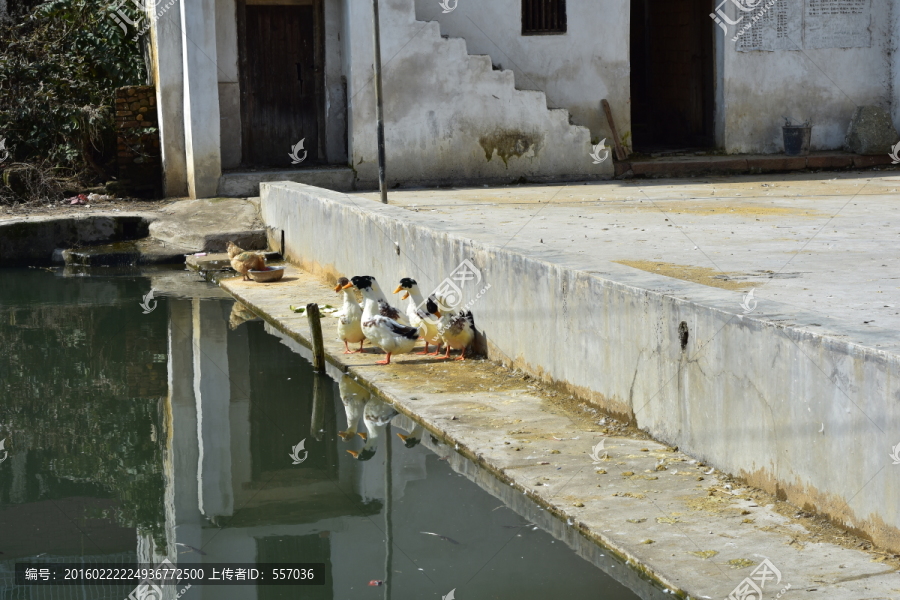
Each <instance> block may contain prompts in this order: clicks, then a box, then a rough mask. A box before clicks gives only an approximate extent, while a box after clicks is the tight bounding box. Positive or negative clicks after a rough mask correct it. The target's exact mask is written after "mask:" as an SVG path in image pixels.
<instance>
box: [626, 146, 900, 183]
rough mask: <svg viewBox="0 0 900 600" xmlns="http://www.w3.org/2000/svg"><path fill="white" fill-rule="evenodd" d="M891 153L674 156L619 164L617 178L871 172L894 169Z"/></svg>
mask: <svg viewBox="0 0 900 600" xmlns="http://www.w3.org/2000/svg"><path fill="white" fill-rule="evenodd" d="M890 165H891V159H890V157H889V156H888V155H887V154H884V155H877V156H859V155H856V154H847V153H841V152H824V153H814V154H810V155H808V156H785V155H783V154H776V155H750V156H672V157H661V158H654V159H647V160H635V161H625V162H616V163H615V174H616V176H620V175H623V174H625V173H627V172H628V171H629V170H631V171H633V173H634V174H635V175H636V176H642V177H653V178H661V177H692V176H699V175H726V174H732V175H737V174H743V173H784V172H788V171H802V170H805V169H848V168H851V167H852V168H856V169H868V168H872V167H878V166H890Z"/></svg>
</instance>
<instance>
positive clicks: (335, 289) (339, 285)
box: [334, 284, 344, 292]
mask: <svg viewBox="0 0 900 600" xmlns="http://www.w3.org/2000/svg"><path fill="white" fill-rule="evenodd" d="M342 289H344V286H342V285H341V284H337V285H336V286H334V291H336V292H339V291H341V290H342Z"/></svg>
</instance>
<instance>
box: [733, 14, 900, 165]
mask: <svg viewBox="0 0 900 600" xmlns="http://www.w3.org/2000/svg"><path fill="white" fill-rule="evenodd" d="M778 1H779V2H791V3H797V4H798V6H800V7H801V8H802V5H803V4H804V0H778ZM764 4H765V2H764ZM723 10H725V12H726V13H727V14H728V15H729V17H730V18H731V19H732V20H737V17H738V15H739V11H738V9H737V8H736V7H735V6H734V4H733V3H732V2H726V3H725V5H724V8H723ZM892 10H896V9H893V8H892V3H891V2H890V1H889V0H871V26H870V31H871V47H869V48H823V49H815V48H809V47H808V44H805V43H804V40H803V36H802V35H801V36H799V37H797V39H793V38H792V39H791V42H792V44H791V45H792V46H793V47H795V48H797V49H795V50H775V51H771V52H770V51H753V52H739V51H738V50H737V48H736V45H735V42H733V41H732V40H731V38H732V37H733V36H734V34H735V32H736V30H737V29H738V28H739V27H740V26H737V27H736V26H729V27H728V31H729V34H728V35H727V36H725V34H724V33H723V32H722V30H721V29H719V28H718V27H716V28H715V29H716V35H717V37H719V38H720V40H719V41H720V43H723V47H724V56H723V59H724V61H725V64H724V73H723V75H724V81H720V84H721V85H722V86H723V90H724V105H720V106H719V107H718V108H719V110H721V111H722V112H723V116H724V138H723V144H724V149H725V150H726V151H727V152H728V153H732V154H737V153H776V152H783V150H784V142H783V138H782V132H781V126H782V125H783V124H784V119H782V117H783V116H784V117H791V118H793V119H798V120H800V121H804V120H806V119H810V120H811V121H812V124H813V129H812V139H811V142H810V147H811V149H812V150H840V149H841V148H842V147H843V144H844V137H845V136H846V133H847V127H848V126H849V125H850V118H851V117H852V116H853V112H854V110H855V109H856V107H857V106H863V105H877V106H881V107H883V108H885V109H887V110H889V111H890V110H891V108H892V106H891V104H892V94H891V85H892V81H891V80H892V67H891V61H892V53H891V47H892V44H893V41H892V38H893V37H894V36H895V35H897V33H896V32H897V29H896V28H895V27H892V23H893V21H892V17H891V14H892ZM898 124H900V119H898V115H896V114H895V125H898Z"/></svg>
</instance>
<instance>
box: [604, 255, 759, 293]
mask: <svg viewBox="0 0 900 600" xmlns="http://www.w3.org/2000/svg"><path fill="white" fill-rule="evenodd" d="M613 262H617V263H619V264H620V265H625V266H626V267H633V268H635V269H640V270H641V271H647V272H648V273H655V274H657V275H665V276H666V277H671V278H673V279H681V280H682V281H691V282H693V283H702V284H703V285H708V286H710V287H717V288H722V289H723V290H743V289H747V288H749V287H751V286H752V285H753V284H752V282H749V281H736V280H734V279H731V276H732V275H737V273H725V272H723V271H716V270H714V269H707V268H706V267H692V266H690V265H676V264H673V263H667V262H657V261H652V260H617V261H613Z"/></svg>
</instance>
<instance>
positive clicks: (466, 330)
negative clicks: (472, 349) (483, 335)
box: [438, 310, 475, 360]
mask: <svg viewBox="0 0 900 600" xmlns="http://www.w3.org/2000/svg"><path fill="white" fill-rule="evenodd" d="M438 331H440V332H441V338H442V339H443V340H444V343H445V344H447V353H446V354H445V355H444V356H442V357H441V358H450V349H451V348H453V349H454V350H461V352H460V353H459V357H457V359H456V360H466V348H467V347H468V346H469V345H470V344H471V343H472V341H473V340H474V339H475V319H474V318H473V317H472V311H468V310H467V311H464V312H461V313H459V314H453V313H449V312H445V313H444V314H443V315H441V320H440V323H438Z"/></svg>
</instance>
